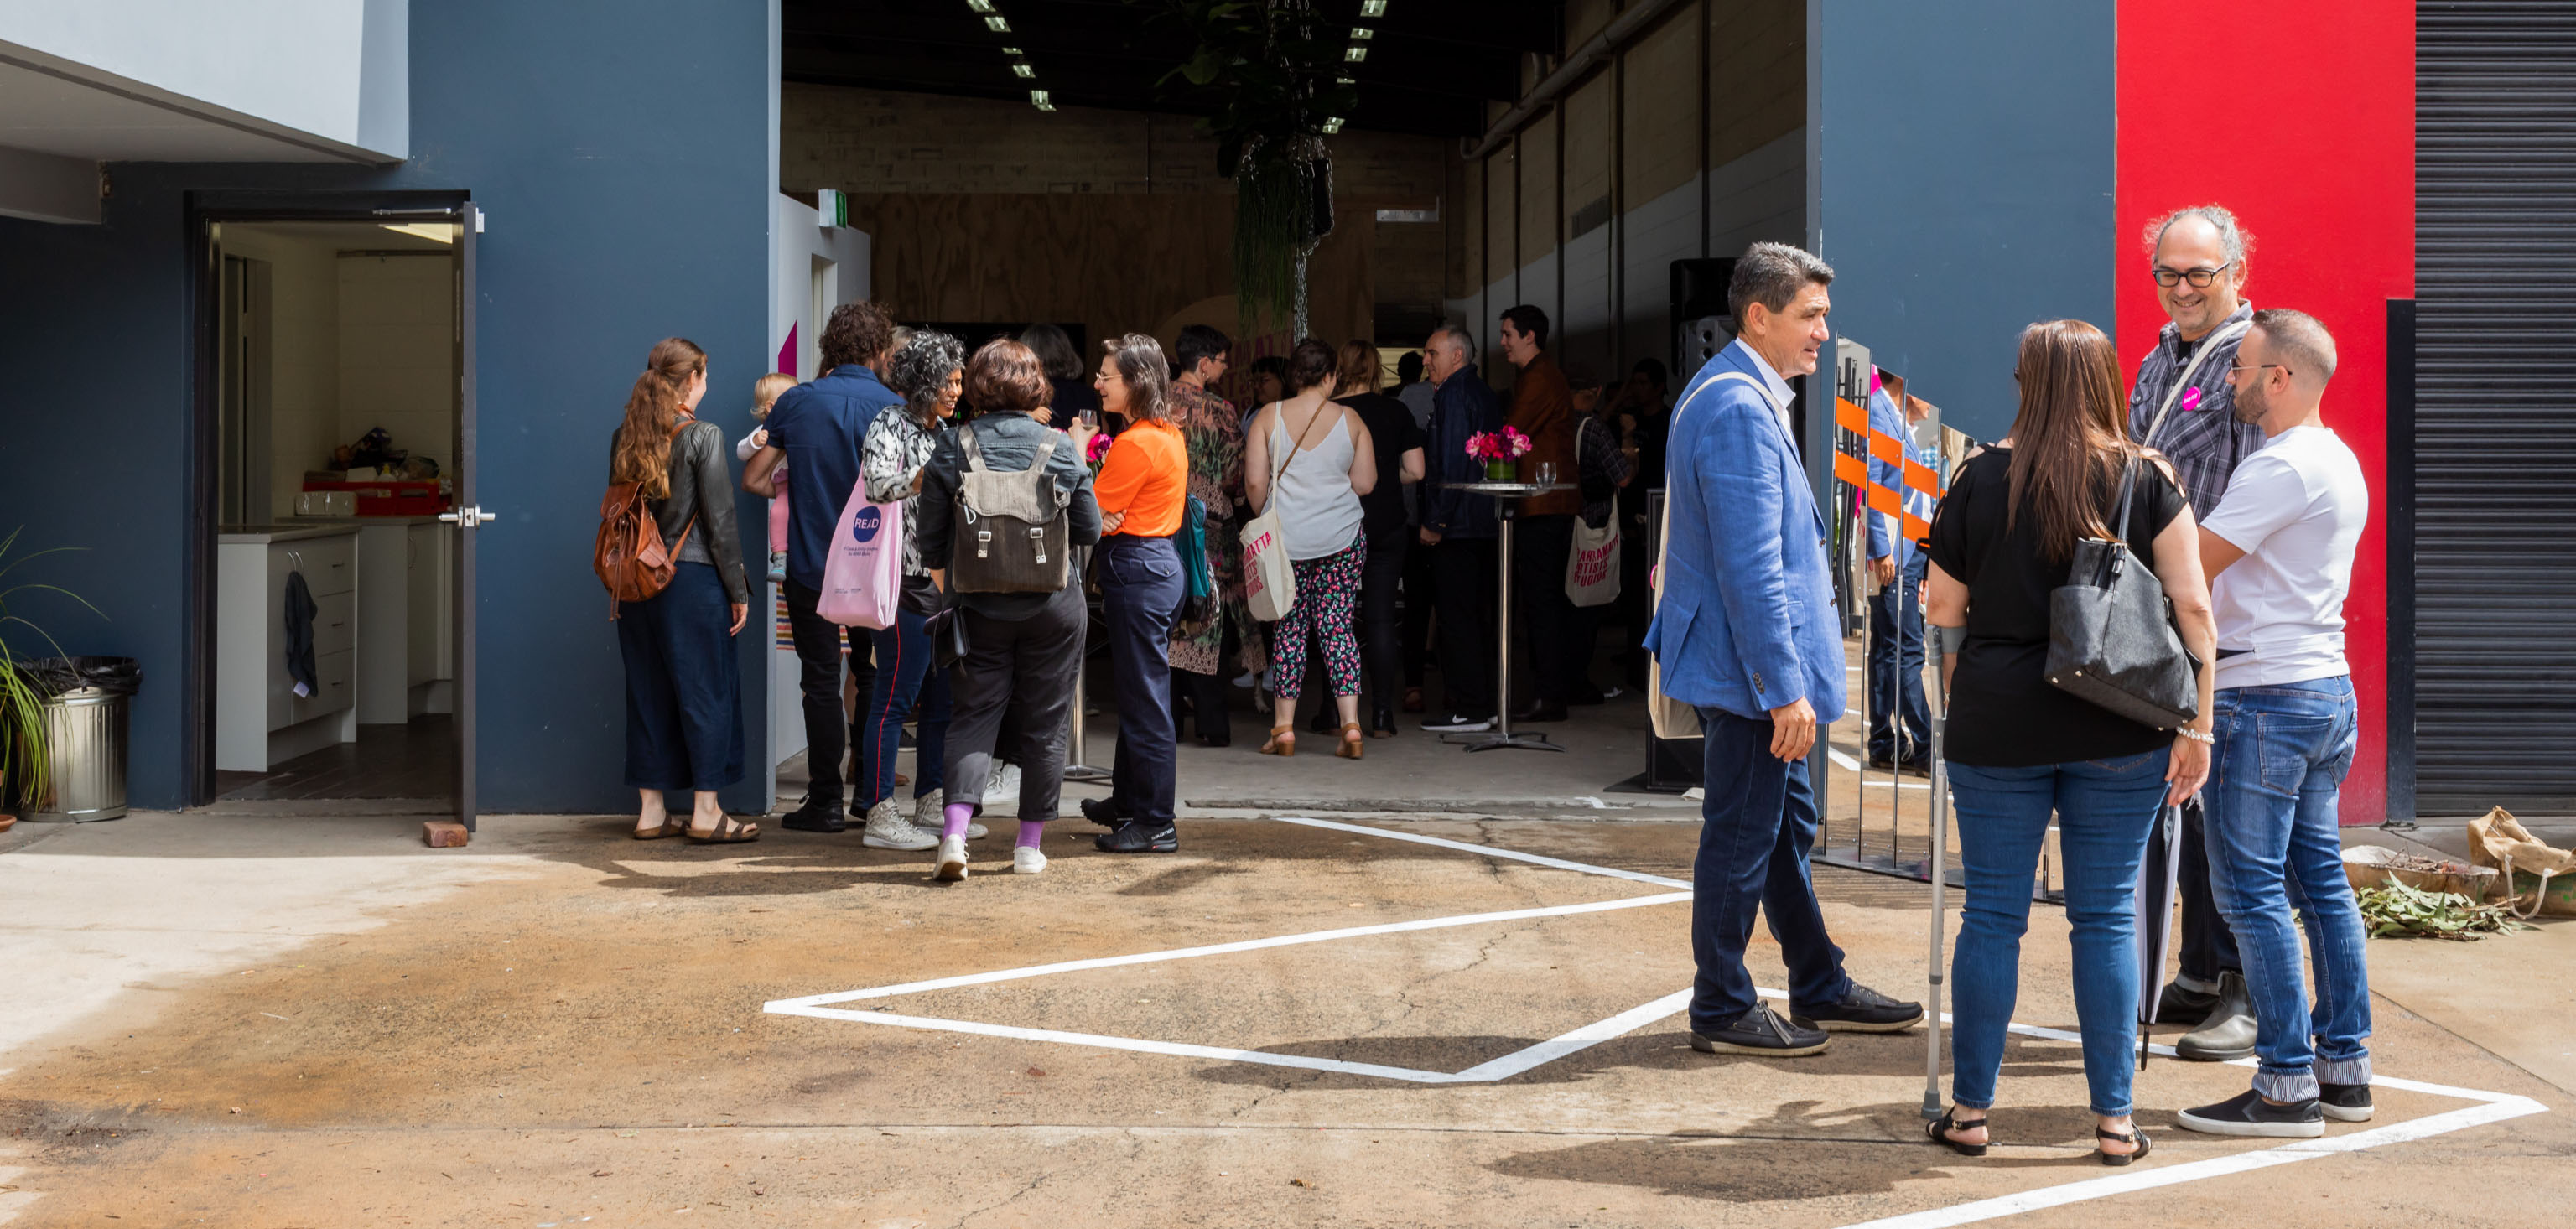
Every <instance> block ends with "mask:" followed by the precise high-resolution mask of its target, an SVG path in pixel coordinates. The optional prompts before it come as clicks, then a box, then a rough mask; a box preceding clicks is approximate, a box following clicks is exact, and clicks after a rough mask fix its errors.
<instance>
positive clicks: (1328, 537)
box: [1243, 337, 1378, 760]
mask: <svg viewBox="0 0 2576 1229" xmlns="http://www.w3.org/2000/svg"><path fill="white" fill-rule="evenodd" d="M1339 372H1340V367H1339V360H1338V359H1337V358H1336V357H1335V356H1334V354H1333V348H1332V347H1331V346H1327V345H1325V344H1324V343H1322V342H1320V341H1317V340H1315V339H1314V338H1311V337H1309V338H1307V339H1306V340H1304V341H1301V342H1298V343H1297V348H1296V349H1295V350H1292V351H1290V352H1289V355H1288V387H1289V396H1288V398H1287V400H1284V401H1274V402H1272V403H1270V404H1269V405H1265V406H1263V407H1261V409H1260V410H1258V411H1256V412H1255V413H1254V414H1253V416H1252V428H1251V429H1250V430H1248V431H1246V432H1244V450H1243V491H1244V497H1245V498H1246V499H1248V500H1250V501H1251V504H1252V506H1253V508H1254V510H1256V511H1276V512H1277V513H1278V514H1279V519H1280V526H1281V536H1282V537H1283V538H1284V539H1285V545H1286V548H1287V551H1288V563H1289V566H1290V567H1291V568H1292V569H1293V570H1294V571H1295V572H1296V575H1297V600H1296V602H1295V603H1293V604H1292V605H1290V606H1289V608H1288V613H1287V614H1285V615H1283V616H1281V617H1280V620H1279V623H1278V626H1276V627H1273V628H1271V629H1270V695H1271V702H1270V703H1271V712H1272V714H1273V720H1272V722H1271V726H1270V739H1269V741H1267V742H1264V743H1263V744H1261V753H1262V754H1263V755H1295V754H1296V753H1297V696H1298V694H1299V691H1300V690H1301V689H1302V688H1303V686H1304V685H1305V679H1306V642H1307V640H1308V638H1309V637H1310V636H1311V637H1312V638H1313V640H1314V641H1315V644H1316V646H1317V647H1318V648H1320V649H1321V650H1322V651H1323V654H1324V678H1325V681H1326V683H1327V684H1328V685H1330V686H1331V688H1332V691H1333V706H1334V709H1335V710H1336V713H1337V715H1338V716H1339V717H1340V719H1341V738H1340V740H1339V741H1337V742H1335V743H1334V745H1333V754H1335V755H1337V756H1340V757H1342V758H1344V759H1352V760H1355V759H1359V758H1360V757H1361V756H1362V755H1363V754H1365V751H1366V744H1364V743H1363V742H1362V741H1361V738H1362V735H1361V733H1360V648H1359V640H1358V638H1357V637H1355V636H1353V635H1352V634H1351V610H1352V607H1353V605H1354V604H1355V603H1356V602H1357V601H1358V600H1359V592H1360V574H1361V571H1362V570H1363V568H1364V567H1365V565H1366V564H1367V562H1368V538H1367V536H1366V535H1365V534H1364V533H1363V532H1362V526H1363V524H1364V523H1365V521H1366V519H1367V518H1366V513H1365V511H1364V510H1363V509H1362V507H1361V504H1360V498H1361V497H1362V496H1364V495H1367V494H1368V493H1369V492H1370V491H1372V490H1375V489H1376V487H1377V483H1378V472H1377V447H1376V444H1375V443H1374V442H1373V441H1372V439H1371V437H1370V435H1369V429H1368V424H1367V423H1366V422H1363V421H1362V420H1361V419H1360V415H1359V412H1358V411H1356V410H1353V409H1352V408H1350V407H1349V406H1346V405H1343V404H1341V403H1339V402H1337V401H1335V400H1333V393H1334V392H1335V390H1336V389H1337V388H1338V387H1339V386H1340V374H1339Z"/></svg>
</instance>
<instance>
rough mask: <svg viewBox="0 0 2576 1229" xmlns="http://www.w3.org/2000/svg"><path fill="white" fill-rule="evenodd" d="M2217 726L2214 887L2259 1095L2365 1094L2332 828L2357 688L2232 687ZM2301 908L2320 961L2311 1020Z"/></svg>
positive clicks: (2348, 908)
mask: <svg viewBox="0 0 2576 1229" xmlns="http://www.w3.org/2000/svg"><path fill="white" fill-rule="evenodd" d="M2216 716H2217V730H2216V732H2217V734H2218V753H2217V754H2216V755H2215V756H2213V757H2212V758H2211V760H2210V769H2209V792H2208V797H2209V819H2208V841H2209V885H2210V888H2211V890H2212V891H2213V892H2214V893H2215V894H2216V895H2217V897H2218V911H2219V912H2220V913H2221V914H2223V915H2225V916H2226V918H2227V926H2228V929H2230V930H2233V931H2235V932H2236V945H2237V948H2238V950H2240V951H2242V952H2243V953H2244V956H2245V988H2246V990H2247V991H2249V992H2251V993H2252V994H2253V996H2254V1017H2255V1030H2254V1057H2255V1060H2256V1066H2255V1069H2254V1091H2256V1092H2259V1093H2261V1094H2263V1095H2264V1096H2266V1097H2269V1098H2271V1099H2272V1100H2275V1101H2301V1100H2305V1099H2307V1098H2309V1097H2313V1096H2315V1095H2317V1081H2319V1080H2323V1081H2325V1082H2327V1083H2329V1084H2366V1083H2369V1082H2370V1048H2369V1047H2367V1046H2365V1045H2363V1044H2362V1039H2363V1038H2365V1037H2368V1036H2370V967H2369V963H2368V961H2367V960H2366V959H2365V958H2364V956H2363V955H2362V943H2363V934H2362V927H2361V909H2360V907H2359V906H2358V905H2356V904H2355V903H2354V902H2353V898H2352V884H2351V882H2350V881H2348V880H2346V879H2345V878H2344V873H2343V840H2342V837H2341V836H2340V834H2339V833H2338V832H2337V830H2336V824H2335V798H2336V795H2338V794H2339V793H2341V792H2342V788H2343V777H2344V773H2346V772H2348V771H2350V770H2351V768H2352V752H2353V747H2354V744H2355V743H2356V742H2357V741H2358V735H2359V727H2360V713H2359V710H2358V709H2357V708H2356V706H2355V705H2354V703H2353V697H2352V680H2351V679H2349V678H2345V677H2341V676H2338V677H2335V678H2327V679H2310V680H2307V681H2305V682H2300V683H2286V684H2280V685H2277V686H2270V687H2230V688H2228V689H2227V690H2225V691H2222V692H2219V693H2218V712H2217V714H2216ZM2293 909H2295V910H2297V911H2298V914H2299V921H2300V922H2301V923H2302V924H2304V925H2305V926H2306V928H2307V932H2308V945H2309V948H2310V950H2311V951H2312V952H2313V954H2314V956H2315V959H2316V969H2317V1002H2316V1007H2315V1008H2314V1009H2313V1010H2311V1009H2310V1008H2309V1006H2308V988H2307V982H2306V979H2305V977H2304V976H2303V975H2302V972H2301V969H2300V967H2299V963H2300V962H2299V957H2300V951H2299V932H2298V930H2297V929H2296V928H2293V927H2292V926H2291V924H2290V912H2291V910H2293ZM2312 1039H2313V1040H2312Z"/></svg>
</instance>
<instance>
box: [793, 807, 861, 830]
mask: <svg viewBox="0 0 2576 1229" xmlns="http://www.w3.org/2000/svg"><path fill="white" fill-rule="evenodd" d="M778 826H779V827H782V828H791V829H794V830H795V831H798V832H847V831H849V830H850V822H849V821H848V820H846V819H843V818H841V804H840V803H838V802H812V801H809V802H807V803H806V804H805V805H803V806H800V807H798V808H796V809H795V810H793V811H789V812H788V813H787V817H786V818H784V819H781V820H779V821H778Z"/></svg>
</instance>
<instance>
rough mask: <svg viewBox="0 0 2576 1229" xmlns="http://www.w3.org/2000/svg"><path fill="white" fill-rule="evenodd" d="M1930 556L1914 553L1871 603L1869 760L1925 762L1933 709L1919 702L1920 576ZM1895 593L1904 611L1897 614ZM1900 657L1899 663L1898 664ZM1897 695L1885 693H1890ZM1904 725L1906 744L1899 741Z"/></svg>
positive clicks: (1920, 640) (1921, 584)
mask: <svg viewBox="0 0 2576 1229" xmlns="http://www.w3.org/2000/svg"><path fill="white" fill-rule="evenodd" d="M1931 560H1932V554H1931V552H1929V551H1925V550H1920V549H1918V550H1916V551H1915V552H1914V557H1913V558H1912V559H1909V560H1907V561H1906V563H1905V567H1904V569H1903V570H1902V571H1900V572H1899V573H1898V574H1897V578H1896V583H1895V584H1892V585H1889V586H1887V587H1886V588H1883V589H1880V590H1879V591H1878V595H1877V596H1876V597H1873V598H1871V599H1869V665H1868V673H1869V758H1871V759H1878V758H1880V757H1882V756H1885V757H1887V758H1890V759H1895V760H1899V761H1914V760H1928V759H1930V758H1931V755H1932V709H1931V706H1930V705H1929V704H1927V703H1926V702H1925V701H1924V699H1923V598H1922V592H1923V574H1924V568H1925V567H1926V566H1927V565H1928V564H1929V563H1930V562H1931ZM1899 595H1902V597H1903V600H1904V611H1903V613H1902V614H1901V615H1900V614H1899V612H1898V610H1897V603H1898V598H1899ZM1900 658H1902V660H1903V664H1902V665H1901V666H1900V665H1899V664H1898V662H1899V659H1900ZM1891 688H1892V689H1893V690H1894V691H1895V694H1894V695H1889V694H1888V693H1889V691H1890V689H1891ZM1900 720H1901V721H1902V723H1903V727H1904V731H1905V741H1904V744H1903V745H1902V746H1899V745H1898V743H1897V737H1896V734H1897V726H1898V723H1899V721H1900Z"/></svg>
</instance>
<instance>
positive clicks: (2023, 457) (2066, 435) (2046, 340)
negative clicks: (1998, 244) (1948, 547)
mask: <svg viewBox="0 0 2576 1229" xmlns="http://www.w3.org/2000/svg"><path fill="white" fill-rule="evenodd" d="M2013 379H2015V380H2017V381H2019V382H2020V383H2021V413H2020V415H2019V416H2018V417H2016V418H2014V419H2013V425H2012V461H2011V464H2010V466H2009V467H2008V470H2007V472H2008V473H2009V474H2010V475H2011V482H2010V491H2011V494H2010V502H2009V504H2008V505H2007V510H2006V511H2005V513H2004V530H2005V532H2007V533H2009V532H2011V531H2012V528H2013V524H2014V522H2015V521H2017V520H2018V519H2019V518H2020V516H2021V514H2022V511H2023V510H2024V509H2025V508H2027V509H2028V510H2029V511H2030V514H2031V515H2033V516H2035V517H2038V518H2039V549H2040V553H2041V555H2042V557H2044V558H2046V559H2048V560H2049V561H2051V562H2061V561H2064V560H2065V559H2067V558H2069V557H2071V556H2073V555H2074V553H2075V543H2076V540H2077V539H2079V538H2088V537H2090V538H2108V537H2114V536H2117V535H2115V534H2114V533H2113V531H2112V530H2111V528H2110V527H2109V526H2107V525H2105V524H2103V516H2104V514H2105V512H2106V511H2107V509H2105V508H2103V507H2102V492H2103V491H2105V490H2107V489H2110V488H2111V487H2112V486H2113V484H2115V483H2116V482H2117V481H2118V478H2119V473H2120V467H2121V466H2123V465H2125V464H2126V463H2127V462H2128V460H2129V458H2130V457H2132V456H2135V455H2137V450H2136V449H2135V448H2134V447H2132V446H2131V445H2130V443H2129V438H2128V433H2127V432H2126V431H2124V430H2122V427H2121V422H2120V418H2121V415H2122V414H2123V413H2124V412H2125V411H2126V410H2127V409H2128V399H2127V398H2125V397H2123V396H2121V395H2120V365H2119V357H2118V355H2116V354H2115V353H2113V351H2112V349H2111V339H2110V338H2109V337H2106V336H2103V334H2102V330H2100V329H2097V328H2094V327H2093V326H2092V325H2089V324H2086V323H2084V322H2083V321H2081V320H2044V321H2041V322H2040V323H2038V324H2034V325H2032V326H2030V327H2029V328H2026V329H2023V330H2022V332H2021V359H2020V362H2019V363H2018V364H2017V365H2016V366H2015V367H2014V370H2013ZM2120 532H2121V533H2126V532H2127V527H2126V526H2122V527H2121V530H2120Z"/></svg>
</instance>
